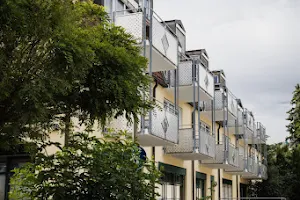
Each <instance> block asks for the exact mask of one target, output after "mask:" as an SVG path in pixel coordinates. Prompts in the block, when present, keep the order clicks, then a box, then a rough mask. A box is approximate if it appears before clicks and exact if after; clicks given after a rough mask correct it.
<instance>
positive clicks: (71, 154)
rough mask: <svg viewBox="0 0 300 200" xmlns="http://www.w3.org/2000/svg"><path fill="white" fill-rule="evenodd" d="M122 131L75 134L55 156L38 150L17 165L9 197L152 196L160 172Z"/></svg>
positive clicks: (140, 198)
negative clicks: (25, 162)
mask: <svg viewBox="0 0 300 200" xmlns="http://www.w3.org/2000/svg"><path fill="white" fill-rule="evenodd" d="M126 134H127V133H126V132H121V133H120V134H119V135H117V136H115V137H111V136H110V137H105V138H101V139H97V138H95V137H90V136H88V134H84V133H77V134H75V135H74V137H72V138H71V143H70V145H69V146H68V147H63V148H62V150H61V151H58V152H57V153H55V154H54V155H49V156H48V155H45V154H44V153H38V154H37V155H36V159H35V161H34V162H33V163H32V164H28V165H27V166H25V167H23V168H20V169H16V170H15V172H16V173H15V175H14V176H13V178H12V181H11V186H12V190H11V193H10V197H11V198H13V199H39V200H40V199H41V200H43V199H45V200H46V199H47V200H48V199H53V200H65V199H70V200H73V199H74V200H78V199H80V200H84V199H86V200H92V199H95V200H96V199H99V200H101V199H103V200H104V199H112V200H113V199H118V200H120V199H124V200H131V199H132V200H137V199H138V200H146V199H147V200H150V199H153V200H154V199H156V197H157V194H155V193H153V191H154V187H153V186H154V185H155V184H157V183H158V181H159V177H160V172H159V171H158V170H157V168H156V166H155V163H153V162H151V161H149V160H142V159H141V158H140V152H139V146H138V144H136V143H134V142H133V141H132V140H131V139H130V138H126V137H127V136H126Z"/></svg>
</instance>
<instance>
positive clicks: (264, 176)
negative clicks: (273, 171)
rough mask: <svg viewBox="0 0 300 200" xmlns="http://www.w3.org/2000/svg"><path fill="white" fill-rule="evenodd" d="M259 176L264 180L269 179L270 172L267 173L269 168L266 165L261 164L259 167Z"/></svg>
mask: <svg viewBox="0 0 300 200" xmlns="http://www.w3.org/2000/svg"><path fill="white" fill-rule="evenodd" d="M259 175H260V176H261V178H262V179H264V180H266V179H268V171H267V166H266V165H264V164H260V166H259Z"/></svg>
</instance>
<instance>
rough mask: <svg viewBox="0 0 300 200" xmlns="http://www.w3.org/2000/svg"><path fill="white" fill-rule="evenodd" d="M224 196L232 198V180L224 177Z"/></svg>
mask: <svg viewBox="0 0 300 200" xmlns="http://www.w3.org/2000/svg"><path fill="white" fill-rule="evenodd" d="M222 189H223V197H222V198H224V199H231V198H232V181H230V180H227V179H223V187H222Z"/></svg>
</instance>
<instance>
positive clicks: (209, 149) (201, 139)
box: [165, 125, 216, 160]
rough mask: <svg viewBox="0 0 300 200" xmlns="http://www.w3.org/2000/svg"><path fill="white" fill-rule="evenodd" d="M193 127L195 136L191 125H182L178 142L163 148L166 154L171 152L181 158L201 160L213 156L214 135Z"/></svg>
mask: <svg viewBox="0 0 300 200" xmlns="http://www.w3.org/2000/svg"><path fill="white" fill-rule="evenodd" d="M198 130H199V127H198V125H196V127H195V137H194V136H193V135H194V134H193V128H192V126H191V125H190V126H183V127H182V128H181V129H180V130H179V143H178V145H175V146H168V147H166V148H165V153H166V154H171V155H173V156H175V157H178V158H181V159H183V160H203V159H206V160H207V159H213V158H214V157H215V144H216V142H215V137H214V136H213V135H212V134H211V133H210V132H209V131H204V130H201V131H200V132H199V131H198Z"/></svg>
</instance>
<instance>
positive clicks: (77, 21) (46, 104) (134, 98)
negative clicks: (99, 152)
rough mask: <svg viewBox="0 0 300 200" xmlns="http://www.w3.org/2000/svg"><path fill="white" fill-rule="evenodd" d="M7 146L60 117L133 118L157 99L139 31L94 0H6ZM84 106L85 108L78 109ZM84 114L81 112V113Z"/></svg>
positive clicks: (2, 51) (1, 65) (1, 7)
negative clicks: (150, 94) (149, 96)
mask: <svg viewBox="0 0 300 200" xmlns="http://www.w3.org/2000/svg"><path fill="white" fill-rule="evenodd" d="M0 20H1V24H0V113H1V115H0V136H1V140H0V146H1V147H10V146H11V144H15V143H16V142H19V141H20V139H23V138H27V137H30V138H37V137H41V136H45V135H47V133H48V132H49V129H50V128H51V126H52V124H53V123H54V122H57V121H59V122H61V123H63V125H64V128H65V133H68V132H71V130H70V129H71V125H70V119H71V117H72V116H74V115H76V116H78V117H79V118H80V120H81V122H82V123H86V124H89V125H91V124H93V123H94V121H95V120H97V121H100V122H102V123H103V122H105V121H106V119H107V118H109V117H117V116H119V115H122V114H125V115H126V117H127V118H129V116H133V117H134V118H137V115H138V114H139V113H140V112H141V110H142V109H144V108H145V109H147V108H150V107H151V106H152V103H151V102H150V101H145V100H144V99H143V98H142V92H141V88H147V86H148V83H149V77H148V76H147V75H145V74H144V70H145V69H146V63H147V61H146V59H145V58H144V57H142V56H141V55H140V48H139V46H138V45H137V43H136V41H135V40H134V39H133V37H132V36H131V35H129V34H127V33H126V32H125V30H124V29H123V28H121V27H116V26H114V25H113V24H111V23H110V22H109V18H108V16H107V14H106V13H105V10H104V8H103V7H101V6H98V5H95V4H93V3H92V2H91V1H77V2H75V3H74V2H73V1H71V0H5V1H1V3H0ZM78 111H80V112H78ZM78 113H79V114H78Z"/></svg>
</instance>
